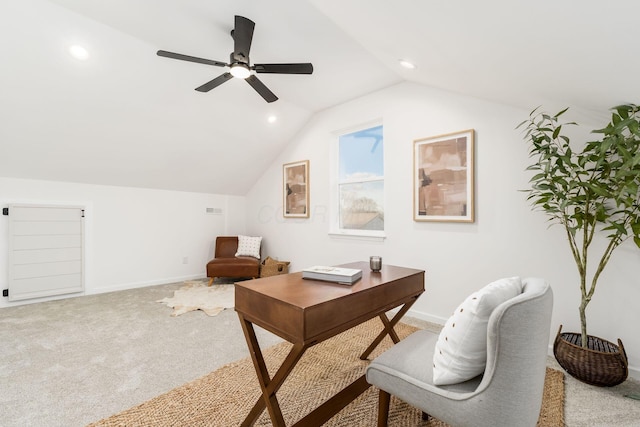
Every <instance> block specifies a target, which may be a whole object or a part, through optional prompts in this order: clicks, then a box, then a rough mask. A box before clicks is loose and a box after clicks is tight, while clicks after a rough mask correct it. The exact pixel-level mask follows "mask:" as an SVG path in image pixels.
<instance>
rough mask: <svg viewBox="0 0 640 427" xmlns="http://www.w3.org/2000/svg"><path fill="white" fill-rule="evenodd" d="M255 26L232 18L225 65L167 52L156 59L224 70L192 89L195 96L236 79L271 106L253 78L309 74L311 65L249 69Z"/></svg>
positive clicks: (261, 85) (272, 98) (271, 99)
mask: <svg viewBox="0 0 640 427" xmlns="http://www.w3.org/2000/svg"><path fill="white" fill-rule="evenodd" d="M254 28H255V23H254V22H253V21H252V20H250V19H247V18H245V17H243V16H238V15H236V17H235V26H234V28H233V30H231V37H232V38H233V44H234V46H233V47H234V49H233V52H231V55H229V56H230V58H229V59H230V61H229V63H228V64H227V63H224V62H220V61H215V60H212V59H204V58H198V57H195V56H189V55H183V54H181V53H174V52H167V51H166V50H159V51H158V52H157V54H158V56H163V57H165V58H171V59H178V60H180V61H189V62H196V63H198V64H205V65H212V66H214V67H228V68H229V71H228V72H225V73H223V74H221V75H219V76H218V77H216V78H214V79H213V80H211V81H208V82H207V83H205V84H203V85H202V86H199V87H197V88H196V90H197V91H198V92H209V91H210V90H211V89H213V88H215V87H217V86H220V85H221V84H222V83H225V82H226V81H228V80H230V79H232V78H234V77H236V78H239V79H245V81H246V82H247V83H249V85H250V86H251V87H253V89H254V90H255V91H256V92H258V93H259V94H260V96H262V98H264V100H265V101H267V102H274V101H277V100H278V97H277V96H276V95H275V94H274V93H273V92H271V90H269V88H267V86H265V85H264V83H262V81H261V80H260V79H258V77H256V75H255V74H253V73H252V71H254V72H255V73H257V74H260V73H265V74H312V73H313V65H312V64H310V63H291V64H255V65H253V66H252V65H251V62H250V60H249V51H250V50H251V41H252V40H253V30H254Z"/></svg>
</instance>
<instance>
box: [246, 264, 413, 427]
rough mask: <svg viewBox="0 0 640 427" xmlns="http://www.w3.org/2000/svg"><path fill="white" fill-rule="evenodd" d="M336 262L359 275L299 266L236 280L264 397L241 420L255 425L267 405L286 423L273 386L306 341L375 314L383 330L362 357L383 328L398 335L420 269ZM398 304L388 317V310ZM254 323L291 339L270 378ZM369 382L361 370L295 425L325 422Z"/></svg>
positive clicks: (278, 420)
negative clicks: (334, 275) (344, 281)
mask: <svg viewBox="0 0 640 427" xmlns="http://www.w3.org/2000/svg"><path fill="white" fill-rule="evenodd" d="M340 267H347V268H359V269H361V270H362V279H360V280H359V281H358V282H356V283H355V284H354V285H352V286H347V285H339V284H335V283H329V282H321V281H317V280H308V279H303V278H302V273H301V272H298V273H291V274H285V275H278V276H272V277H265V278H262V279H258V280H250V281H246V282H240V283H236V286H235V310H236V311H237V312H238V317H239V318H240V323H241V325H242V330H243V332H244V335H245V338H246V340H247V345H248V346H249V352H250V353H251V358H252V360H253V365H254V367H255V369H256V374H257V376H258V382H259V383H260V388H261V389H262V397H261V398H259V399H258V401H257V402H256V403H255V405H254V407H253V409H252V410H251V411H250V412H249V414H248V415H247V418H246V419H245V420H244V422H243V423H242V426H251V425H253V423H254V422H255V421H256V420H257V418H258V417H259V416H260V414H261V413H262V411H263V410H264V409H265V407H266V408H267V410H268V411H269V416H270V417H271V422H272V423H273V425H274V426H278V427H284V426H285V422H284V418H283V416H282V411H281V410H280V405H279V403H278V399H277V398H276V392H277V391H278V389H279V388H280V386H281V385H282V383H283V382H284V381H285V379H286V378H287V376H288V375H289V374H290V373H291V371H292V370H293V368H294V366H295V365H296V363H297V362H298V361H299V360H300V358H301V357H302V355H303V354H304V352H305V351H306V350H307V349H308V348H309V347H311V346H313V345H315V344H318V343H320V342H322V341H324V340H326V339H328V338H331V337H333V336H335V335H338V334H339V333H341V332H344V331H346V330H347V329H350V328H352V327H354V326H356V325H359V324H361V323H363V322H365V321H367V320H369V319H372V318H374V317H376V316H379V317H380V319H381V320H382V324H383V328H382V331H381V332H380V334H379V335H378V336H377V337H376V338H375V339H374V341H373V342H372V343H371V345H370V346H369V348H367V349H366V350H364V352H363V353H362V355H361V356H360V358H361V359H363V360H364V359H366V358H367V357H368V356H369V354H371V352H372V351H373V350H374V349H375V347H376V346H377V345H378V344H379V343H380V342H381V341H382V339H383V338H384V337H385V336H386V335H387V334H388V335H389V336H390V337H391V339H392V340H393V341H394V342H398V341H399V339H398V336H397V335H396V333H395V331H394V330H393V326H394V325H395V324H396V323H397V322H398V321H399V320H400V318H401V317H402V316H404V314H405V313H406V312H407V311H408V310H409V308H410V307H411V306H412V305H413V303H414V302H415V301H416V300H417V299H418V297H419V296H420V294H422V292H424V271H423V270H414V269H410V268H403V267H396V266H392V265H383V267H382V270H381V271H380V272H379V273H374V272H371V271H370V269H369V264H368V263H366V262H356V263H351V264H344V265H340ZM400 306H402V307H401V308H400V310H399V311H398V312H397V313H396V315H395V316H394V317H393V318H392V319H391V320H389V319H388V317H387V315H386V312H387V311H389V310H391V309H393V308H396V307H400ZM254 324H255V325H258V326H260V327H262V328H264V329H266V330H268V331H270V332H272V333H274V334H276V335H278V336H279V337H281V338H284V339H285V340H287V341H289V342H290V343H292V344H293V347H292V348H291V351H290V352H289V354H288V355H287V357H286V358H285V360H284V361H283V362H282V365H281V366H280V368H279V369H278V371H277V372H276V374H275V375H274V376H273V378H270V377H269V373H268V372H267V367H266V364H265V362H264V358H263V356H262V351H261V350H260V346H259V344H258V340H257V339H256V334H255V330H254V328H253V325H254ZM368 387H369V384H368V383H367V382H366V379H365V377H364V375H363V376H362V377H360V378H359V379H357V380H356V381H354V382H353V383H351V384H350V385H349V386H347V387H346V388H345V389H343V390H342V391H340V392H339V393H338V394H336V395H335V396H334V397H332V398H330V399H329V400H327V401H326V402H324V403H323V404H322V405H321V406H319V407H318V408H316V409H315V410H313V411H312V412H311V413H309V414H308V415H307V416H305V417H304V418H302V419H301V420H299V421H298V422H297V423H296V424H295V425H296V426H320V425H322V424H324V423H325V422H326V421H328V420H329V419H330V418H331V417H332V416H333V415H335V414H336V413H338V412H339V411H340V410H341V409H342V408H344V407H345V406H346V405H348V404H349V403H350V402H351V401H353V400H354V399H355V398H356V397H357V396H359V395H360V394H362V393H363V392H364V391H365V390H366V389H367V388H368Z"/></svg>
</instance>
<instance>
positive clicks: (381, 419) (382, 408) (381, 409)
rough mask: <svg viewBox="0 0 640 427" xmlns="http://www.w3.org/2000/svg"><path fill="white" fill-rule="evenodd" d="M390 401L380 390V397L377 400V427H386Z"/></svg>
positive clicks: (389, 396)
mask: <svg viewBox="0 0 640 427" xmlns="http://www.w3.org/2000/svg"><path fill="white" fill-rule="evenodd" d="M390 400H391V395H390V394H389V393H387V392H386V391H384V390H380V397H379V399H378V427H387V421H388V420H389V401H390Z"/></svg>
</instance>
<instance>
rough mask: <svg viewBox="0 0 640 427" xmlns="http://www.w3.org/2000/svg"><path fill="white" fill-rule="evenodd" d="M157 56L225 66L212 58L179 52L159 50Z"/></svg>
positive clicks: (225, 65)
mask: <svg viewBox="0 0 640 427" xmlns="http://www.w3.org/2000/svg"><path fill="white" fill-rule="evenodd" d="M157 53H158V56H164V57H165V58H171V59H179V60H181V61H189V62H197V63H199V64H207V65H215V66H216V67H227V66H228V65H227V64H225V63H224V62H220V61H214V60H213V59H204V58H196V57H195V56H189V55H183V54H181V53H173V52H167V51H166V50H159V51H158V52H157Z"/></svg>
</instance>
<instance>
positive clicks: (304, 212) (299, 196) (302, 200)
mask: <svg viewBox="0 0 640 427" xmlns="http://www.w3.org/2000/svg"><path fill="white" fill-rule="evenodd" d="M282 195H283V197H282V215H283V216H284V217H285V218H309V160H301V161H299V162H292V163H285V164H284V165H282Z"/></svg>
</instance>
